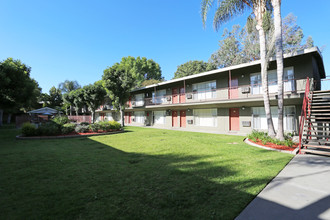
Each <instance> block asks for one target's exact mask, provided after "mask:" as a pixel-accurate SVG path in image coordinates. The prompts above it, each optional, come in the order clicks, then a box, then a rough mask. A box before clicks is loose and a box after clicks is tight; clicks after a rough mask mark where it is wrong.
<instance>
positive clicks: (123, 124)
mask: <svg viewBox="0 0 330 220" xmlns="http://www.w3.org/2000/svg"><path fill="white" fill-rule="evenodd" d="M120 118H121V127H124V126H125V122H124V121H125V119H124V109H123V107H122V106H120Z"/></svg>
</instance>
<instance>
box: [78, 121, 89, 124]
mask: <svg viewBox="0 0 330 220" xmlns="http://www.w3.org/2000/svg"><path fill="white" fill-rule="evenodd" d="M80 125H89V123H88V122H85V121H84V122H81V123H80Z"/></svg>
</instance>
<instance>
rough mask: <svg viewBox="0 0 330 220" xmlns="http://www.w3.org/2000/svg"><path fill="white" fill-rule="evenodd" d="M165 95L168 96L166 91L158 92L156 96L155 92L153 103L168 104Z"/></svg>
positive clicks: (153, 93)
mask: <svg viewBox="0 0 330 220" xmlns="http://www.w3.org/2000/svg"><path fill="white" fill-rule="evenodd" d="M165 95H166V90H165V89H162V90H158V91H156V95H155V92H152V102H153V103H155V104H161V103H165V102H166V97H165Z"/></svg>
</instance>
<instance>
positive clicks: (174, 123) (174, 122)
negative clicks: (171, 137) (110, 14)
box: [172, 111, 178, 127]
mask: <svg viewBox="0 0 330 220" xmlns="http://www.w3.org/2000/svg"><path fill="white" fill-rule="evenodd" d="M177 126H178V111H172V127H177Z"/></svg>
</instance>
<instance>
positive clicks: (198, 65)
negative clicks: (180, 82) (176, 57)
mask: <svg viewBox="0 0 330 220" xmlns="http://www.w3.org/2000/svg"><path fill="white" fill-rule="evenodd" d="M214 69H216V66H215V65H214V64H212V63H206V62H204V61H198V60H194V61H188V62H186V63H184V64H181V65H180V66H178V68H177V70H176V72H175V73H174V79H176V78H180V77H184V76H190V75H194V74H198V73H202V72H205V71H210V70H214Z"/></svg>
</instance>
